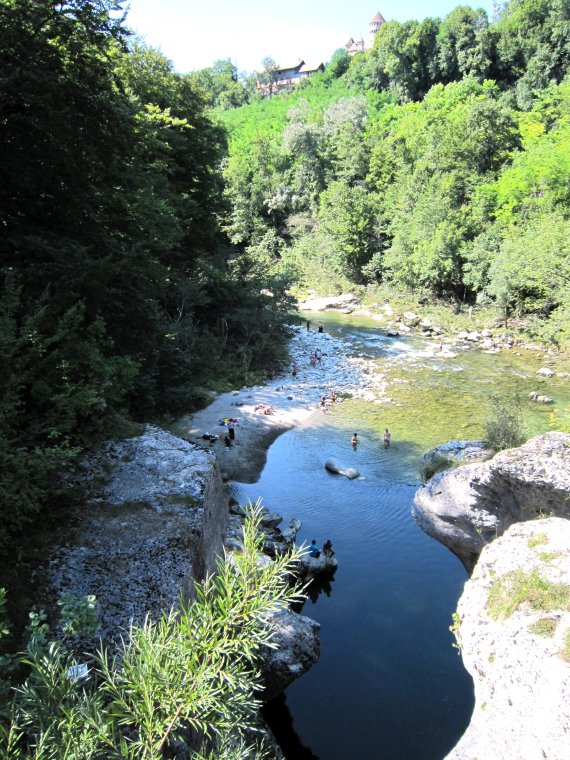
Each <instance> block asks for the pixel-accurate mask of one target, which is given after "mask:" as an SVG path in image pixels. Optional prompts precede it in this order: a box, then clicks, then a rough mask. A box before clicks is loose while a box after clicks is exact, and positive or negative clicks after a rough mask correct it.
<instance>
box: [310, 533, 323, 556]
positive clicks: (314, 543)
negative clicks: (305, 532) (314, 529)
mask: <svg viewBox="0 0 570 760" xmlns="http://www.w3.org/2000/svg"><path fill="white" fill-rule="evenodd" d="M320 556H321V551H320V549H319V547H318V546H317V539H316V538H313V540H312V541H311V545H310V546H309V557H314V558H315V559H318V558H319V557H320Z"/></svg>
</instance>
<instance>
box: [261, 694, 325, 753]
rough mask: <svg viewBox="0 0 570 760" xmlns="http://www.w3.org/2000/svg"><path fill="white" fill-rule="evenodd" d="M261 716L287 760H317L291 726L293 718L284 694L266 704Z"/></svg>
mask: <svg viewBox="0 0 570 760" xmlns="http://www.w3.org/2000/svg"><path fill="white" fill-rule="evenodd" d="M261 715H262V716H263V718H264V719H265V720H266V721H267V723H268V725H270V726H271V729H272V731H273V735H274V736H275V739H276V740H277V743H278V744H279V747H280V748H281V751H282V752H283V754H284V755H285V757H286V758H288V760H289V759H290V760H293V758H295V759H296V760H319V756H318V755H315V753H314V752H313V751H312V750H311V749H310V748H309V747H306V746H305V745H304V744H303V742H302V741H301V739H300V737H299V735H298V734H297V732H296V731H295V728H294V726H293V716H292V715H291V712H290V710H289V708H288V707H287V700H286V698H285V695H284V694H281V695H279V696H278V697H276V698H275V699H272V700H271V701H270V702H267V704H265V705H264V706H263V709H262V710H261Z"/></svg>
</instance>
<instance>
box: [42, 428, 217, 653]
mask: <svg viewBox="0 0 570 760" xmlns="http://www.w3.org/2000/svg"><path fill="white" fill-rule="evenodd" d="M84 470H85V477H84V478H83V481H85V480H87V481H89V480H91V482H92V485H93V486H94V488H93V490H94V492H95V493H96V496H95V497H94V498H92V499H91V500H90V501H89V502H88V503H87V504H86V505H83V506H82V507H81V508H80V509H79V510H77V512H76V514H75V528H74V531H73V532H72V535H71V536H70V537H69V539H68V540H67V541H66V543H65V544H62V545H61V546H59V547H58V548H57V549H56V550H55V551H54V552H53V556H52V559H51V561H50V565H49V573H48V575H49V578H50V591H51V594H52V596H53V598H54V599H55V598H58V597H60V596H61V595H62V594H64V593H66V592H71V593H73V594H76V595H78V596H82V595H86V594H94V595H95V596H96V597H97V600H98V607H99V610H98V611H99V614H100V618H101V623H102V631H101V632H102V635H103V638H104V639H106V640H107V641H108V642H112V641H113V640H116V639H117V638H118V636H119V635H120V634H121V633H124V631H125V629H127V630H128V627H129V624H130V621H131V620H133V621H134V622H135V623H137V624H138V623H141V622H142V621H143V620H144V617H145V615H146V613H147V612H149V613H150V615H151V617H153V618H158V617H159V616H160V613H161V611H162V610H168V609H170V607H171V606H173V605H175V604H176V603H177V601H178V599H179V597H180V593H181V591H183V592H186V593H188V592H189V591H190V589H191V581H192V578H193V577H196V578H201V577H203V576H204V574H205V573H206V572H211V571H212V570H213V569H214V562H215V557H216V555H217V554H220V553H221V552H222V547H223V541H224V537H225V532H226V527H227V521H228V509H227V499H226V497H225V496H224V493H223V488H222V478H221V475H220V471H219V468H218V465H217V462H216V459H215V457H214V456H213V455H212V454H211V453H210V452H208V451H204V450H202V449H199V448H198V447H196V446H194V445H193V444H191V443H188V442H187V441H184V440H182V439H181V438H177V437H176V436H173V435H171V434H170V433H167V432H166V431H164V430H160V429H159V428H156V427H153V426H151V425H147V426H145V430H144V433H143V435H141V436H138V437H136V438H130V439H127V440H124V441H120V442H116V443H111V444H108V445H107V446H105V447H104V448H103V449H102V450H101V451H100V452H99V453H98V454H97V455H96V456H93V457H90V458H89V460H88V461H86V462H85V463H84Z"/></svg>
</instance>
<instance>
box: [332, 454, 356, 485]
mask: <svg viewBox="0 0 570 760" xmlns="http://www.w3.org/2000/svg"><path fill="white" fill-rule="evenodd" d="M325 470H328V472H332V473H334V474H335V475H344V476H345V478H348V479H349V480H354V478H357V477H358V476H359V475H360V473H359V472H358V470H357V469H356V467H345V466H344V465H342V464H340V463H339V462H336V461H335V460H334V459H327V461H326V462H325Z"/></svg>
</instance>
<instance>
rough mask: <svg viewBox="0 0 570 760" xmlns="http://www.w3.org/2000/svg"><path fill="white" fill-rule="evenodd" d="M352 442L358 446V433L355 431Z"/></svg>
mask: <svg viewBox="0 0 570 760" xmlns="http://www.w3.org/2000/svg"><path fill="white" fill-rule="evenodd" d="M350 442H351V443H352V447H353V448H356V446H357V444H358V433H355V434H354V435H353V436H352V438H351V439H350Z"/></svg>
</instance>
